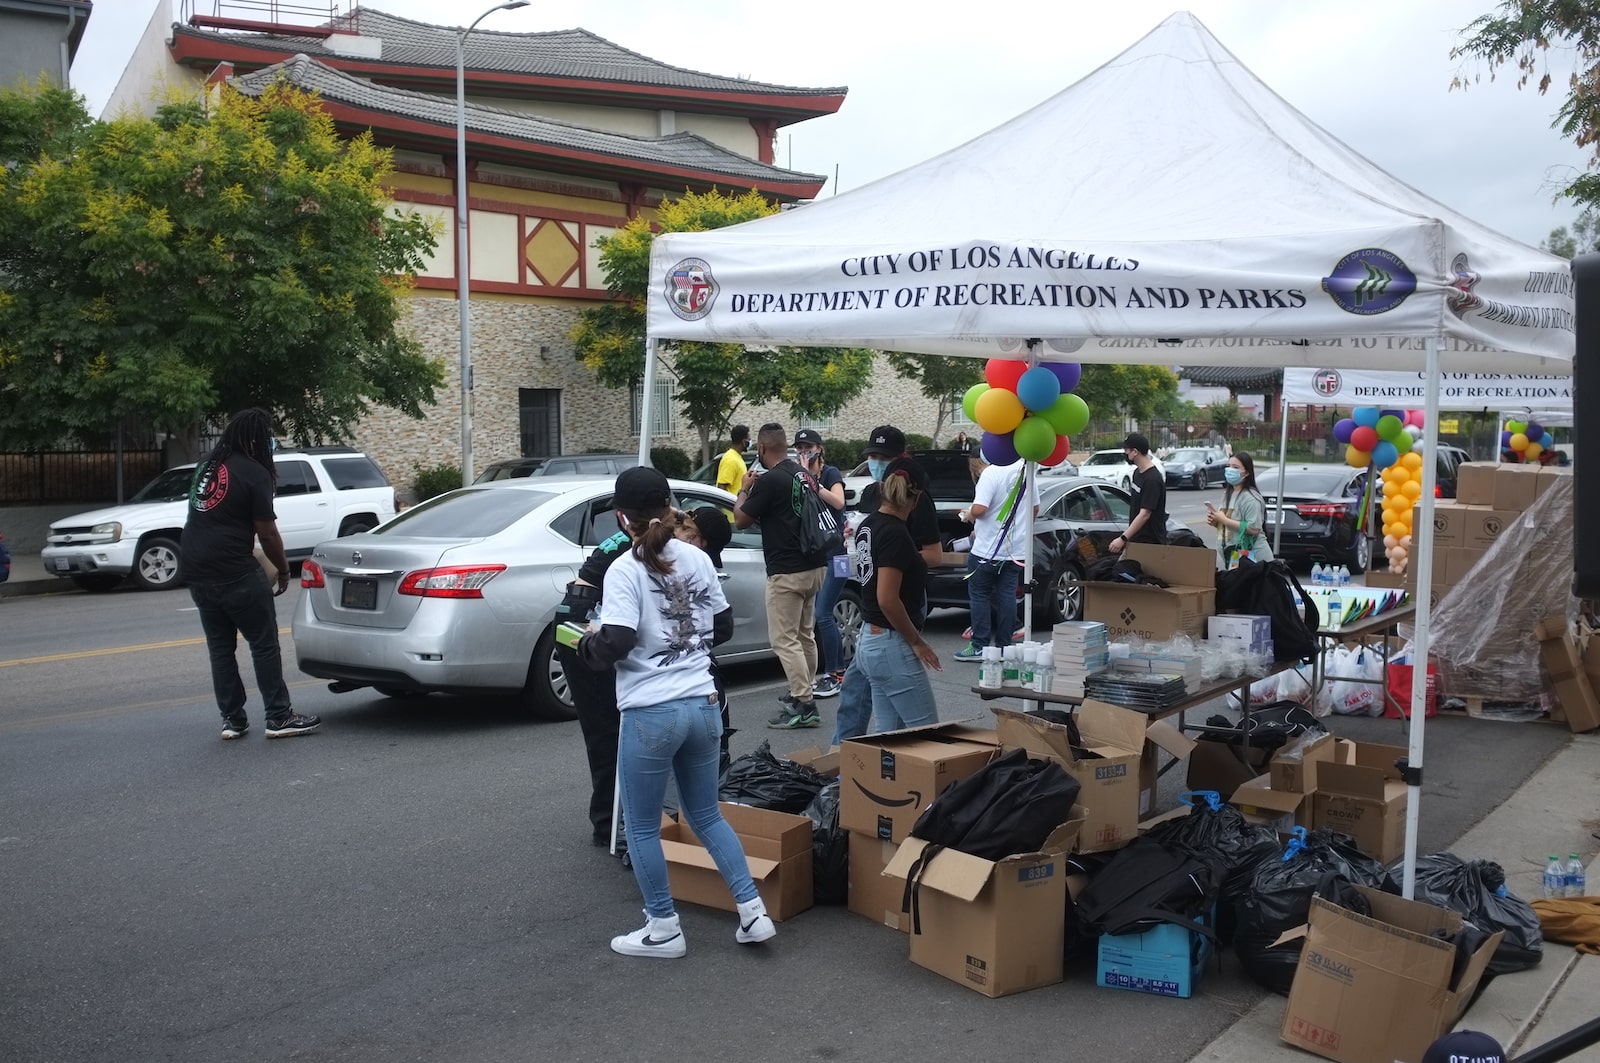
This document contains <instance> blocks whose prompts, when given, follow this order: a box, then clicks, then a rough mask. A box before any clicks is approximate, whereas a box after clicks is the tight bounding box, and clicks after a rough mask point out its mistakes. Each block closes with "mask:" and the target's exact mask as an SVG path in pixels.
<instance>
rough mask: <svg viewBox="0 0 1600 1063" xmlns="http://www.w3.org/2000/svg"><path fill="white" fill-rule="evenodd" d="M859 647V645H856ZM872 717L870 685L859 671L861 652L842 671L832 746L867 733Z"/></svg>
mask: <svg viewBox="0 0 1600 1063" xmlns="http://www.w3.org/2000/svg"><path fill="white" fill-rule="evenodd" d="M858 645H859V644H858ZM871 716H872V684H871V682H870V681H869V680H868V679H867V673H865V672H863V671H862V670H861V652H860V650H859V649H858V650H857V651H856V655H855V656H854V657H852V658H850V667H848V668H846V669H845V670H844V684H843V685H842V686H840V687H839V709H838V714H837V715H836V716H835V717H834V721H833V744H834V745H838V744H839V743H840V742H848V741H849V740H850V739H852V738H860V737H861V736H862V735H864V734H866V733H867V723H868V722H869V720H870V718H871Z"/></svg>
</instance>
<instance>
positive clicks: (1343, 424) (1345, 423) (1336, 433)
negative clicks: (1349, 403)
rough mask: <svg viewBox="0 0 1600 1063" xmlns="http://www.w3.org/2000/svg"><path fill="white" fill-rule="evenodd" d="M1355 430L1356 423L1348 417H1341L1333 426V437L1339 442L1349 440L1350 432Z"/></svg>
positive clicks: (1347, 441)
mask: <svg viewBox="0 0 1600 1063" xmlns="http://www.w3.org/2000/svg"><path fill="white" fill-rule="evenodd" d="M1355 430H1356V423H1355V422H1354V421H1352V420H1351V419H1350V418H1348V417H1341V418H1340V419H1339V422H1338V423H1337V424H1335V425H1334V426H1333V438H1334V439H1337V440H1338V441H1339V442H1341V443H1349V442H1350V433H1351V432H1354V431H1355Z"/></svg>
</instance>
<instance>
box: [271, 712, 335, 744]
mask: <svg viewBox="0 0 1600 1063" xmlns="http://www.w3.org/2000/svg"><path fill="white" fill-rule="evenodd" d="M321 726H322V717H320V716H302V715H300V714H299V713H298V712H291V713H290V714H289V715H287V716H285V717H284V718H283V719H281V720H279V721H278V722H277V723H273V722H272V721H271V720H268V721H267V731H266V734H267V737H268V738H293V737H294V736H295V735H308V734H310V733H311V732H312V731H315V730H316V729H317V728H318V727H321Z"/></svg>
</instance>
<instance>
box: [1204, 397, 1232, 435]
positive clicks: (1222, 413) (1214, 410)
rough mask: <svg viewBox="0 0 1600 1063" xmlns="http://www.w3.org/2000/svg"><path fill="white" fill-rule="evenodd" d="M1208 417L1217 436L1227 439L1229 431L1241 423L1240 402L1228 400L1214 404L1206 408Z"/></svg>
mask: <svg viewBox="0 0 1600 1063" xmlns="http://www.w3.org/2000/svg"><path fill="white" fill-rule="evenodd" d="M1206 416H1207V418H1208V419H1209V420H1210V421H1211V427H1212V428H1214V429H1216V431H1217V434H1218V435H1220V436H1221V437H1222V438H1223V439H1227V438H1228V431H1229V430H1230V429H1231V428H1233V426H1234V425H1235V424H1237V423H1238V421H1239V400H1238V399H1234V398H1228V399H1224V400H1223V401H1222V402H1213V403H1212V404H1211V405H1210V406H1208V407H1206Z"/></svg>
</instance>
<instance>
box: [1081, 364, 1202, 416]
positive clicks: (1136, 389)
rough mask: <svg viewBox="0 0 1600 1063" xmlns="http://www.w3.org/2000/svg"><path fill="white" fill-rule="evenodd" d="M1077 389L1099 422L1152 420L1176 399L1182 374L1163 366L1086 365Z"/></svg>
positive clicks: (1091, 413)
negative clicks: (1131, 419)
mask: <svg viewBox="0 0 1600 1063" xmlns="http://www.w3.org/2000/svg"><path fill="white" fill-rule="evenodd" d="M1073 390H1074V391H1075V393H1076V394H1077V395H1078V396H1079V397H1080V398H1082V399H1083V401H1084V402H1086V403H1088V404H1089V413H1090V415H1091V416H1092V417H1093V418H1094V419H1095V421H1097V422H1104V421H1111V420H1117V421H1121V420H1122V419H1123V418H1130V417H1131V418H1133V419H1134V420H1136V421H1148V420H1150V419H1151V418H1152V417H1154V416H1155V415H1156V413H1157V411H1161V410H1168V409H1170V404H1171V403H1172V402H1173V401H1174V400H1176V398H1177V396H1178V375H1177V374H1176V373H1174V372H1173V371H1172V370H1170V369H1168V368H1166V367H1164V366H1159V365H1085V366H1084V367H1083V377H1082V379H1080V380H1079V381H1078V386H1077V387H1076V388H1074V389H1073Z"/></svg>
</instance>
